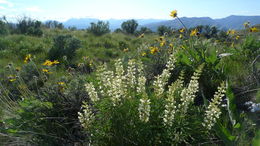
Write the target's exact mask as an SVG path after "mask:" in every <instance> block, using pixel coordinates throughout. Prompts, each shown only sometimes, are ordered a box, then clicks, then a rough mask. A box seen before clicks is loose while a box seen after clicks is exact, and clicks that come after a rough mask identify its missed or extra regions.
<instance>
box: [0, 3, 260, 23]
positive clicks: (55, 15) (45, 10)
mask: <svg viewBox="0 0 260 146" xmlns="http://www.w3.org/2000/svg"><path fill="white" fill-rule="evenodd" d="M174 9H176V10H177V11H178V16H179V17H184V16H186V17H204V16H208V17H211V18H223V17H227V16H229V15H248V16H252V15H260V0H0V16H2V15H5V16H7V17H8V18H12V19H16V18H19V17H22V16H29V17H32V18H35V19H39V20H48V19H55V20H59V21H65V20H67V19H69V18H83V17H92V18H99V19H110V18H115V19H122V18H125V19H130V18H155V19H170V16H169V13H170V11H172V10H174Z"/></svg>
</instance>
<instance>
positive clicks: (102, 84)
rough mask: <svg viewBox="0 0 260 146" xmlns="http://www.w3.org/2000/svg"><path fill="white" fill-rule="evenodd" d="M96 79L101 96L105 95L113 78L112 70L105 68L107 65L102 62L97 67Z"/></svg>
mask: <svg viewBox="0 0 260 146" xmlns="http://www.w3.org/2000/svg"><path fill="white" fill-rule="evenodd" d="M97 79H98V80H99V91H100V93H101V95H102V96H105V95H107V94H108V93H107V91H108V89H109V88H110V87H111V84H112V80H113V79H114V72H113V71H109V70H107V65H106V64H103V65H101V66H99V68H98V69H97Z"/></svg>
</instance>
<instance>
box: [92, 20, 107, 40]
mask: <svg viewBox="0 0 260 146" xmlns="http://www.w3.org/2000/svg"><path fill="white" fill-rule="evenodd" d="M88 31H89V32H91V33H93V34H94V35H97V36H100V35H103V34H106V33H109V32H110V30H109V23H108V22H103V21H98V22H97V23H94V22H92V23H90V27H89V28H88Z"/></svg>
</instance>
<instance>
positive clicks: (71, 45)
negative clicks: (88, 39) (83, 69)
mask: <svg viewBox="0 0 260 146" xmlns="http://www.w3.org/2000/svg"><path fill="white" fill-rule="evenodd" d="M53 41H54V44H53V46H52V48H51V49H50V51H49V52H48V57H49V59H51V60H58V59H61V58H62V57H64V56H66V58H67V59H68V60H71V59H73V57H74V56H75V55H76V54H75V53H76V50H77V49H79V48H80V47H81V41H80V40H79V39H77V38H75V37H72V36H71V35H59V36H56V37H55V38H54V39H53Z"/></svg>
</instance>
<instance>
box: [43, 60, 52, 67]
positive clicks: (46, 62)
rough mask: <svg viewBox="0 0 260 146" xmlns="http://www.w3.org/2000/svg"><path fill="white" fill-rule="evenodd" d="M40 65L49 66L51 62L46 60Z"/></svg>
mask: <svg viewBox="0 0 260 146" xmlns="http://www.w3.org/2000/svg"><path fill="white" fill-rule="evenodd" d="M42 65H45V66H51V65H52V62H51V61H50V60H46V61H45V62H44V63H43V64H42Z"/></svg>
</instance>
